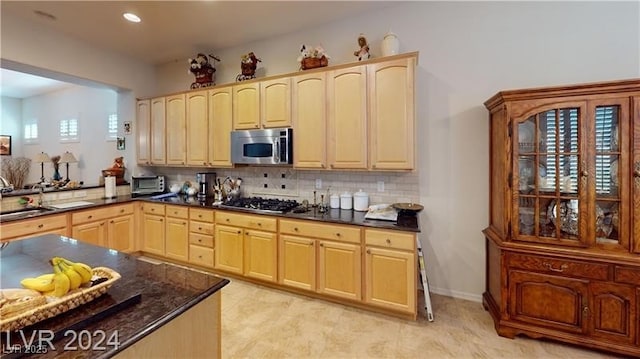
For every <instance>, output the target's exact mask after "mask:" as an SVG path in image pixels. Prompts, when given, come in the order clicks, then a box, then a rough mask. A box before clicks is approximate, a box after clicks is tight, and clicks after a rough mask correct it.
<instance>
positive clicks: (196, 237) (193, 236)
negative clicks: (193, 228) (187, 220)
mask: <svg viewBox="0 0 640 359" xmlns="http://www.w3.org/2000/svg"><path fill="white" fill-rule="evenodd" d="M189 243H191V244H196V245H199V246H203V247H209V248H213V235H210V236H207V235H203V234H199V233H189Z"/></svg>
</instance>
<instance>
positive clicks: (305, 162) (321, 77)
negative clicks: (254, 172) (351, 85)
mask: <svg viewBox="0 0 640 359" xmlns="http://www.w3.org/2000/svg"><path fill="white" fill-rule="evenodd" d="M292 84H293V90H292V94H293V96H292V101H291V108H292V112H293V128H294V133H293V136H294V141H293V167H295V168H325V167H326V151H325V148H326V147H325V146H326V113H327V107H326V88H325V87H326V74H325V73H324V72H314V73H310V74H306V75H299V76H295V77H293V79H292Z"/></svg>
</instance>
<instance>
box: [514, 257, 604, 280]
mask: <svg viewBox="0 0 640 359" xmlns="http://www.w3.org/2000/svg"><path fill="white" fill-rule="evenodd" d="M509 267H511V268H519V269H526V270H534V271H538V272H543V273H548V274H556V275H562V276H569V277H578V278H587V279H599V280H608V278H609V265H607V264H600V263H589V262H582V261H575V260H566V259H560V258H552V257H544V256H536V255H527V254H511V255H509Z"/></svg>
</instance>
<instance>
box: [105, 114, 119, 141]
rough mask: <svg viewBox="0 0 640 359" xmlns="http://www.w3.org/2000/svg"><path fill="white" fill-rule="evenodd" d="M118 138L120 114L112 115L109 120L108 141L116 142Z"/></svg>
mask: <svg viewBox="0 0 640 359" xmlns="http://www.w3.org/2000/svg"><path fill="white" fill-rule="evenodd" d="M117 137H118V114H117V113H112V114H110V115H109V117H108V118H107V141H115V140H116V138H117Z"/></svg>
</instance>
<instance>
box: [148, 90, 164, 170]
mask: <svg viewBox="0 0 640 359" xmlns="http://www.w3.org/2000/svg"><path fill="white" fill-rule="evenodd" d="M165 102H166V101H165V98H164V97H156V98H154V99H151V164H154V165H164V164H166V163H167V149H166V138H165V125H166V122H167V121H166V120H167V118H166V108H165Z"/></svg>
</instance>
